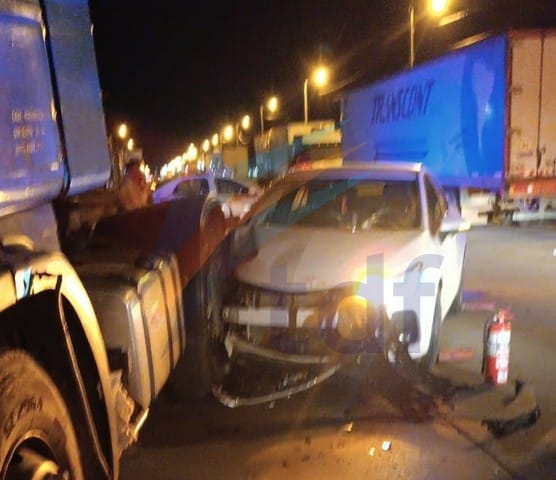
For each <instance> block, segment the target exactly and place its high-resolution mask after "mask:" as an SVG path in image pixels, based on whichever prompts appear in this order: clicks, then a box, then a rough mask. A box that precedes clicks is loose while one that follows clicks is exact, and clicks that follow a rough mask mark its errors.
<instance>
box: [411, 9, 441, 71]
mask: <svg viewBox="0 0 556 480" xmlns="http://www.w3.org/2000/svg"><path fill="white" fill-rule="evenodd" d="M428 4H429V12H430V13H431V14H432V15H441V14H442V12H444V11H445V10H446V7H447V6H448V0H429V2H428ZM408 13H409V66H410V68H413V65H415V0H410V1H409V10H408Z"/></svg>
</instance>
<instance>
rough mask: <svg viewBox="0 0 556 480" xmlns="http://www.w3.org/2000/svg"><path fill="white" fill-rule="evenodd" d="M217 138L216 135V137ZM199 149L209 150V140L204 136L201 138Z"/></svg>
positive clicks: (206, 151)
mask: <svg viewBox="0 0 556 480" xmlns="http://www.w3.org/2000/svg"><path fill="white" fill-rule="evenodd" d="M216 139H217V140H218V137H217V138H216ZM201 149H202V150H203V152H205V153H208V151H209V150H210V141H209V139H208V138H205V139H204V140H203V143H202V144H201Z"/></svg>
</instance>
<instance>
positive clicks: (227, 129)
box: [222, 125, 234, 142]
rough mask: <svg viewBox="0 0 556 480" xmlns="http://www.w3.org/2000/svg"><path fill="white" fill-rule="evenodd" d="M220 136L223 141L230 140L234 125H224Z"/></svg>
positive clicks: (232, 136) (232, 135)
mask: <svg viewBox="0 0 556 480" xmlns="http://www.w3.org/2000/svg"><path fill="white" fill-rule="evenodd" d="M222 138H223V140H224V141H225V142H231V141H232V139H233V138H234V127H233V126H232V125H226V126H225V127H224V130H222Z"/></svg>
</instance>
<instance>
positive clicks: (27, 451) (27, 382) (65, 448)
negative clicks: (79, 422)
mask: <svg viewBox="0 0 556 480" xmlns="http://www.w3.org/2000/svg"><path fill="white" fill-rule="evenodd" d="M0 421H1V422H2V423H1V425H0V479H1V480H10V479H16V478H17V479H20V478H29V479H32V478H39V474H40V473H39V470H40V471H42V472H43V473H44V475H46V476H45V477H44V478H47V477H48V478H50V476H49V475H48V473H51V474H52V478H68V479H71V480H83V478H84V476H83V469H82V465H81V461H80V454H79V446H78V442H77V437H76V434H75V430H74V427H73V424H72V421H71V418H70V415H69V413H68V409H67V407H66V404H65V402H64V399H63V398H62V396H61V394H60V392H59V391H58V389H57V387H56V385H55V384H54V382H53V380H52V379H51V378H50V376H49V375H48V374H47V373H46V371H45V370H43V368H42V367H40V366H39V364H38V363H37V362H36V361H35V360H34V359H33V358H32V357H31V356H30V355H29V354H27V353H26V352H24V351H22V350H3V351H1V350H0ZM35 475H36V476H35ZM40 478H43V476H42V475H41V476H40Z"/></svg>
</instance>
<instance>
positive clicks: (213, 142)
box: [210, 133, 220, 148]
mask: <svg viewBox="0 0 556 480" xmlns="http://www.w3.org/2000/svg"><path fill="white" fill-rule="evenodd" d="M210 143H211V145H212V146H213V148H216V147H218V144H219V143H220V136H219V135H218V133H213V134H212V137H211V138H210Z"/></svg>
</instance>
